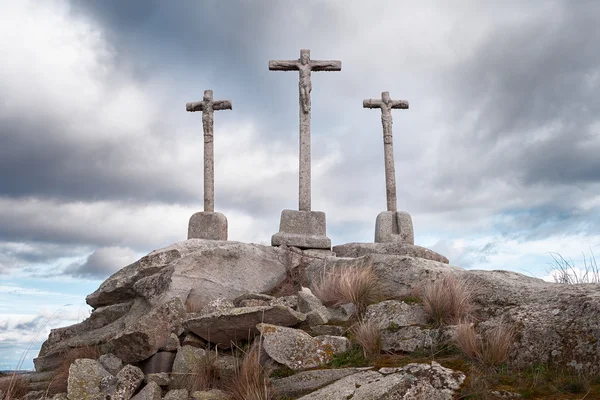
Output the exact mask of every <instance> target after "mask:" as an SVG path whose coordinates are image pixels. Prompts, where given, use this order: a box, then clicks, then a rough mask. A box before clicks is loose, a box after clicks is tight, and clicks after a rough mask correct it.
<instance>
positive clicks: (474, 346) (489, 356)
mask: <svg viewBox="0 0 600 400" xmlns="http://www.w3.org/2000/svg"><path fill="white" fill-rule="evenodd" d="M515 336H516V330H515V328H514V327H513V326H509V325H505V324H500V325H497V326H495V327H494V328H491V329H489V330H487V331H485V332H483V333H482V335H481V337H478V336H477V333H476V332H475V327H474V326H473V324H461V325H459V327H458V329H457V331H456V334H455V337H454V342H455V343H456V346H457V347H458V348H459V349H460V350H461V351H462V352H463V354H464V355H465V356H467V357H469V358H470V359H472V360H476V361H478V362H480V363H481V364H483V365H485V366H487V367H494V366H498V365H500V364H502V363H503V362H505V361H506V360H507V359H508V353H509V351H510V347H511V345H512V343H513V341H514V339H515Z"/></svg>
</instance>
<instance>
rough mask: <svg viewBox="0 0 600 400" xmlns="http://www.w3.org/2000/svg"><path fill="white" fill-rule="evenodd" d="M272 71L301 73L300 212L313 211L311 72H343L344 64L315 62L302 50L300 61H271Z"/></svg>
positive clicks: (328, 61)
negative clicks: (311, 182)
mask: <svg viewBox="0 0 600 400" xmlns="http://www.w3.org/2000/svg"><path fill="white" fill-rule="evenodd" d="M269 70H270V71H299V72H300V80H299V82H298V89H299V90H300V99H299V101H300V179H299V181H300V182H299V210H300V211H310V210H311V204H310V201H311V193H310V92H311V91H312V84H311V82H310V73H311V71H341V70H342V62H341V61H337V60H327V61H315V60H311V59H310V50H308V49H302V50H300V59H298V60H287V61H282V60H271V61H269Z"/></svg>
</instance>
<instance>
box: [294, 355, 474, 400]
mask: <svg viewBox="0 0 600 400" xmlns="http://www.w3.org/2000/svg"><path fill="white" fill-rule="evenodd" d="M382 370H383V371H385V373H383V372H382ZM464 379H465V375H464V374H463V373H462V372H456V371H453V370H451V369H448V368H444V367H442V366H441V365H439V364H438V363H436V362H435V361H433V362H432V363H431V364H408V365H407V366H405V367H403V368H386V369H381V370H380V371H379V372H376V371H365V372H360V373H357V374H354V375H350V376H347V377H345V378H342V379H340V380H338V381H337V382H335V383H333V384H331V385H329V386H326V387H324V388H322V389H320V390H317V391H315V392H312V393H310V394H308V395H306V396H303V397H300V399H302V400H325V399H327V400H346V399H349V398H352V400H373V399H383V400H384V399H390V400H391V399H435V400H438V399H439V400H451V399H452V398H453V396H454V395H455V394H456V392H457V391H458V390H459V389H460V386H461V385H462V383H463V381H464ZM300 399H299V400H300Z"/></svg>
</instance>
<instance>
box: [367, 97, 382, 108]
mask: <svg viewBox="0 0 600 400" xmlns="http://www.w3.org/2000/svg"><path fill="white" fill-rule="evenodd" d="M363 108H381V100H379V99H365V100H363Z"/></svg>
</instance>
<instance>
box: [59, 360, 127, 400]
mask: <svg viewBox="0 0 600 400" xmlns="http://www.w3.org/2000/svg"><path fill="white" fill-rule="evenodd" d="M116 383H117V378H115V377H114V376H112V375H111V374H110V373H109V372H108V371H107V370H105V369H104V368H103V367H102V365H100V363H99V362H97V361H96V360H91V359H88V358H81V359H79V360H75V361H74V362H73V364H71V366H70V367H69V378H68V383H67V397H68V398H69V399H72V400H75V399H77V400H104V399H105V394H104V393H105V392H107V391H110V392H112V390H111V388H112V389H114V385H116Z"/></svg>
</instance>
